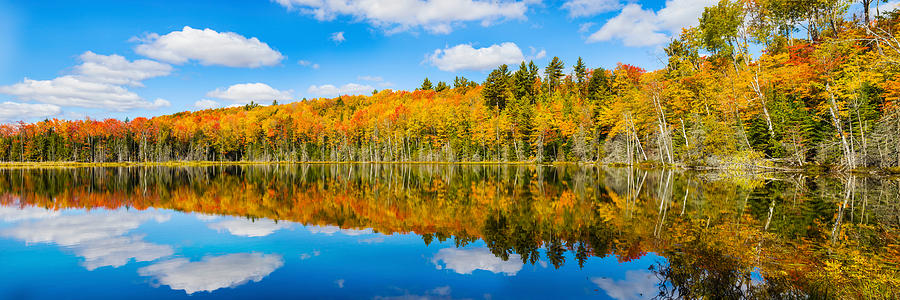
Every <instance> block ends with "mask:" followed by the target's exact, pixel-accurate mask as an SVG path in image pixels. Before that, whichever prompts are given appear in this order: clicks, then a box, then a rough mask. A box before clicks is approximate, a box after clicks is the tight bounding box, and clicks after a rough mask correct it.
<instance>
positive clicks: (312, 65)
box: [297, 59, 319, 69]
mask: <svg viewBox="0 0 900 300" xmlns="http://www.w3.org/2000/svg"><path fill="white" fill-rule="evenodd" d="M297 64H298V65H301V66H304V67H310V68H313V69H318V68H319V64H317V63H313V62H311V61H308V60H302V59H301V60H298V61H297Z"/></svg>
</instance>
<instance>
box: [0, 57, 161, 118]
mask: <svg viewBox="0 0 900 300" xmlns="http://www.w3.org/2000/svg"><path fill="white" fill-rule="evenodd" d="M79 59H80V60H81V61H82V64H80V65H78V66H75V68H74V70H75V72H74V74H71V75H64V76H60V77H56V78H54V79H51V80H34V79H28V78H25V79H24V80H23V81H22V82H20V83H16V84H13V85H8V86H0V93H2V94H7V95H12V96H15V97H16V98H17V99H20V100H26V101H37V102H42V103H47V104H53V105H58V106H77V107H86V108H105V109H108V110H117V111H125V110H130V109H135V108H145V109H155V108H159V107H163V106H169V105H170V103H169V102H168V101H166V100H163V99H156V100H155V101H153V102H150V101H147V100H144V99H143V98H141V97H140V96H138V95H137V94H135V93H134V92H132V91H130V90H128V89H127V88H125V87H123V86H122V85H125V84H128V85H132V86H141V85H142V84H141V81H142V80H145V79H149V78H153V77H158V76H165V75H168V74H169V73H170V72H171V70H172V69H171V66H169V65H166V64H161V63H158V62H155V61H150V60H136V61H133V62H129V61H128V60H126V59H125V58H124V57H122V56H119V55H100V54H95V53H93V52H90V51H88V52H85V53H84V54H82V55H81V56H80V57H79ZM33 108H38V107H33ZM43 109H50V110H53V108H52V107H49V106H45V107H43Z"/></svg>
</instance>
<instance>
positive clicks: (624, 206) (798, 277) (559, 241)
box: [0, 164, 900, 298]
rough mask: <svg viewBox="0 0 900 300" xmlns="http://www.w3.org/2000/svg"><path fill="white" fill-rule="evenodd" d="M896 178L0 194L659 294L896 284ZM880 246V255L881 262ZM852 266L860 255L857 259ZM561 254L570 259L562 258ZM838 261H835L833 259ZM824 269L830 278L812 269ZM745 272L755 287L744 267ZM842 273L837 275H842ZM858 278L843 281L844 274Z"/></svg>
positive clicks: (283, 174)
mask: <svg viewBox="0 0 900 300" xmlns="http://www.w3.org/2000/svg"><path fill="white" fill-rule="evenodd" d="M898 191H900V180H897V179H887V178H861V177H853V176H851V177H843V178H834V177H824V176H820V177H807V176H802V175H784V174H782V175H778V174H762V175H759V174H758V175H736V174H727V173H692V172H681V171H673V170H665V171H650V170H640V169H634V168H617V169H605V168H592V167H576V166H554V167H535V166H488V165H472V166H458V165H443V164H441V165H379V164H374V165H372V164H339V165H277V166H245V167H239V166H228V167H223V166H216V167H192V168H182V167H152V168H78V169H35V170H2V171H0V202H3V203H4V204H6V205H34V206H40V207H49V208H67V207H79V208H81V207H85V208H93V207H106V208H117V207H122V206H126V207H135V208H139V209H140V208H146V207H158V208H168V209H175V210H179V211H189V212H202V213H207V214H228V215H236V216H244V217H247V218H251V219H255V218H270V219H275V220H287V221H293V222H299V223H303V224H316V225H337V226H340V227H343V228H361V227H365V228H372V229H374V230H375V231H378V232H385V233H393V232H415V233H417V234H420V235H421V236H422V239H423V241H424V242H425V244H430V243H431V242H433V241H434V240H438V241H441V242H443V241H447V240H450V239H452V240H453V242H454V243H455V245H457V246H458V247H461V246H465V245H467V244H469V243H471V242H474V241H477V240H479V239H481V240H483V241H484V242H485V244H486V245H487V247H488V248H489V249H490V251H491V253H493V254H494V255H496V256H497V257H499V258H501V259H504V260H507V259H509V258H510V257H512V254H518V255H520V257H521V259H522V261H523V262H528V263H532V264H534V263H537V262H538V261H540V260H541V255H542V253H543V255H545V256H546V260H547V261H548V262H549V263H551V264H552V265H554V266H555V267H557V268H558V267H560V266H562V265H563V264H565V263H566V255H565V254H566V253H567V252H569V253H572V256H573V257H574V260H575V261H576V262H577V263H578V265H579V266H584V264H585V263H586V262H587V261H589V259H590V257H604V256H609V255H615V256H616V257H617V258H618V259H619V260H620V261H628V260H631V259H635V258H639V257H641V256H642V255H644V253H647V252H655V253H658V254H660V255H662V256H664V257H666V258H667V259H668V264H662V265H660V266H658V267H657V268H656V269H655V270H656V272H657V274H658V275H659V276H660V278H661V279H662V280H663V282H664V283H665V284H664V285H663V286H664V287H668V288H669V289H668V290H664V294H663V296H684V297H688V298H694V297H700V296H702V295H717V293H718V294H721V295H726V294H727V295H735V296H743V297H748V298H752V297H749V296H753V297H756V295H762V296H763V297H768V296H773V295H782V296H783V295H785V293H787V292H790V291H793V292H796V291H798V290H802V291H803V292H805V293H813V294H814V295H819V294H821V295H826V296H827V295H843V294H848V293H854V292H858V291H860V290H862V289H863V288H862V287H864V285H862V283H861V280H860V279H858V278H866V279H869V278H873V279H872V280H871V282H872V283H866V284H869V285H875V288H872V287H869V286H865V289H868V290H875V291H880V290H879V289H878V288H881V290H885V289H887V288H891V287H896V284H897V281H896V280H893V281H892V280H891V278H889V277H890V276H891V275H897V274H898V273H897V271H896V270H894V271H893V272H887V271H885V270H889V268H886V266H891V265H892V264H893V265H894V266H895V265H897V263H898V261H897V259H900V250H898V249H897V246H895V245H896V244H897V240H898V239H897V238H896V236H897V224H898V223H900V213H898V212H900V201H896V199H897V196H898V195H900V194H898ZM892 255H893V256H892ZM864 260H868V261H872V263H866V262H863V261H864ZM569 263H571V262H569ZM834 265H837V267H834ZM828 266H832V268H837V270H838V271H837V272H822V271H817V270H825V269H827V267H828ZM752 270H758V272H759V274H760V276H762V277H763V278H764V280H762V283H760V282H753V280H751V279H750V277H749V274H750V272H751V271H752ZM848 278H849V279H848ZM853 278H857V279H853Z"/></svg>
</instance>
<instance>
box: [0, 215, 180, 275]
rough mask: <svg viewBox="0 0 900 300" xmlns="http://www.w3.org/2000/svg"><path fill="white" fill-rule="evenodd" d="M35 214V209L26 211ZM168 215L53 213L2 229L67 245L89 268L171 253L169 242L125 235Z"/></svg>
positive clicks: (14, 235) (32, 240)
mask: <svg viewBox="0 0 900 300" xmlns="http://www.w3.org/2000/svg"><path fill="white" fill-rule="evenodd" d="M24 213H26V214H33V212H24ZM168 219H169V216H167V215H161V214H157V213H150V212H143V213H131V212H120V211H114V212H97V213H88V214H84V215H53V216H47V217H45V218H44V219H40V220H37V221H30V222H23V223H19V224H18V225H17V226H15V227H12V228H8V229H5V230H3V231H0V236H6V237H11V238H16V239H19V240H23V241H25V242H26V243H51V244H57V245H60V246H64V247H66V248H68V249H71V250H72V251H73V252H75V255H77V256H80V257H83V258H84V262H83V265H84V267H85V268H87V269H88V270H93V269H96V268H99V267H104V266H112V267H119V266H122V265H125V264H126V263H128V262H129V261H131V260H132V259H133V260H136V261H152V260H156V259H159V258H162V257H166V256H169V255H172V253H173V250H172V248H171V247H170V246H166V245H156V244H151V243H147V242H145V241H143V238H142V237H140V236H134V235H132V236H125V234H126V233H128V232H129V231H132V230H134V229H136V228H138V227H139V226H140V225H141V224H143V223H145V222H147V221H150V220H155V221H157V222H165V221H167V220H168Z"/></svg>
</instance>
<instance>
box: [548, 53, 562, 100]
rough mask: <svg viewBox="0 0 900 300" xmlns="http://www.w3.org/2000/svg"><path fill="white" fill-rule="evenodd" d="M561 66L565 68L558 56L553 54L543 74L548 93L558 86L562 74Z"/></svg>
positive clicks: (551, 92)
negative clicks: (545, 77) (545, 78)
mask: <svg viewBox="0 0 900 300" xmlns="http://www.w3.org/2000/svg"><path fill="white" fill-rule="evenodd" d="M563 68H565V65H564V64H563V62H562V61H561V60H559V57H557V56H554V57H553V60H551V61H550V64H549V65H547V68H545V69H544V74H545V75H546V76H547V93H548V94H551V95H552V94H553V90H554V89H555V88H556V87H557V86H559V80H560V78H561V77H562V76H563Z"/></svg>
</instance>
